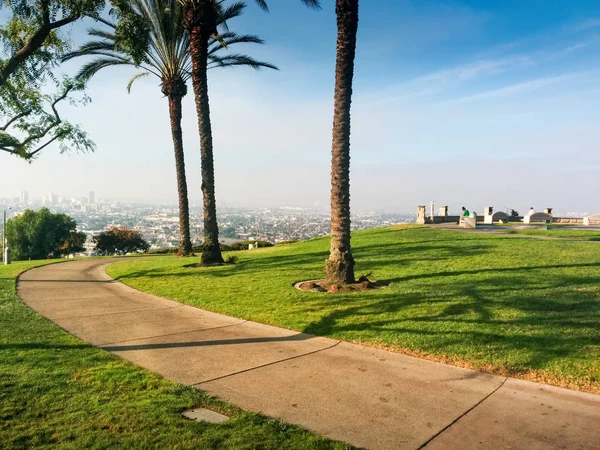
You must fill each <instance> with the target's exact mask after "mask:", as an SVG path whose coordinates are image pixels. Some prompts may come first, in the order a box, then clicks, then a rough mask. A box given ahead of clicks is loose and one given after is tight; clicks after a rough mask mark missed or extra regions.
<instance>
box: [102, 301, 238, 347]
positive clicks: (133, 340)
mask: <svg viewBox="0 0 600 450" xmlns="http://www.w3.org/2000/svg"><path fill="white" fill-rule="evenodd" d="M144 311H145V310H144ZM152 311H154V310H152ZM246 322H248V321H247V320H244V321H243V322H240V323H230V324H228V325H219V326H218V327H210V328H196V329H194V330H189V331H177V332H175V333H167V334H157V335H156V336H148V337H143V338H138V339H126V340H124V341H114V342H107V343H105V344H102V345H99V346H98V347H99V348H102V347H105V346H107V345H114V344H124V343H126V342H135V341H144V340H146V339H155V338H161V337H166V336H176V335H178V334H187V333H197V332H200V331H208V330H217V329H220V328H227V327H237V326H238V325H242V324H244V323H246Z"/></svg>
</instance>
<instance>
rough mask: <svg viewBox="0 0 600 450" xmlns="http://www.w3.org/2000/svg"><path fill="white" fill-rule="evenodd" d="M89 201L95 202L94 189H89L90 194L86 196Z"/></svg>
mask: <svg viewBox="0 0 600 450" xmlns="http://www.w3.org/2000/svg"><path fill="white" fill-rule="evenodd" d="M88 201H89V202H90V203H96V193H95V192H94V191H90V196H89V198H88Z"/></svg>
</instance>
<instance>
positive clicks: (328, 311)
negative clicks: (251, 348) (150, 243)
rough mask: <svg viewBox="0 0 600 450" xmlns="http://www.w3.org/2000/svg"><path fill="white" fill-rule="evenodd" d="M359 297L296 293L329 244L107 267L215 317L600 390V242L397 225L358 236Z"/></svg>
mask: <svg viewBox="0 0 600 450" xmlns="http://www.w3.org/2000/svg"><path fill="white" fill-rule="evenodd" d="M353 249H354V250H353V251H354V256H355V259H356V261H357V267H356V270H357V276H359V275H361V274H366V273H372V275H371V278H373V279H377V280H384V281H388V282H390V285H389V286H388V287H385V288H382V289H379V290H376V291H370V292H362V293H348V294H324V293H313V292H301V291H298V290H296V289H294V288H293V287H292V284H293V283H294V282H296V281H301V280H309V279H316V278H321V277H322V275H323V272H322V271H323V263H324V261H325V259H326V257H327V255H328V240H327V239H315V240H310V241H304V242H299V243H296V244H291V245H285V246H278V247H273V248H268V249H259V250H253V251H245V252H238V253H236V255H237V256H238V257H239V262H238V264H236V265H229V266H222V267H212V268H198V267H195V268H190V267H186V266H187V265H190V264H191V263H194V262H197V258H183V259H180V258H174V257H172V256H165V257H151V258H144V259H137V260H129V261H123V262H119V263H116V264H114V265H111V266H109V268H108V273H109V274H110V275H112V276H113V277H115V278H118V279H119V280H121V281H122V282H124V283H126V284H128V285H130V286H132V287H134V288H137V289H140V290H143V291H147V292H151V293H153V294H156V295H160V296H163V297H167V298H170V299H174V300H178V301H180V302H184V303H187V304H190V305H194V306H198V307H201V308H205V309H208V310H211V311H217V312H222V313H225V314H229V315H232V316H236V317H241V318H244V319H250V320H255V321H258V322H263V323H269V324H273V325H278V326H282V327H286V328H290V329H294V330H298V331H304V332H308V333H313V334H317V335H322V336H329V337H334V338H339V339H344V340H347V341H352V342H358V343H362V344H365V345H370V346H375V347H381V348H388V349H391V350H394V351H399V352H404V353H408V354H413V355H417V356H421V357H426V358H429V359H434V360H438V361H443V362H448V363H450V364H455V365H460V366H464V367H472V368H477V369H481V370H485V371H489V372H492V373H497V374H502V375H511V376H516V377H521V378H525V379H530V380H536V381H542V382H547V383H551V384H555V385H559V386H565V387H570V388H574V389H581V390H586V391H590V392H600V245H598V244H595V243H591V242H572V241H556V240H553V241H547V240H538V239H522V238H515V237H507V236H499V235H484V234H470V233H459V232H452V231H443V230H436V229H432V228H426V227H418V226H400V227H392V228H381V229H373V230H367V231H361V232H357V233H355V234H354V235H353Z"/></svg>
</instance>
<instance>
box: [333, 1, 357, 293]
mask: <svg viewBox="0 0 600 450" xmlns="http://www.w3.org/2000/svg"><path fill="white" fill-rule="evenodd" d="M336 15H337V27H338V38H337V58H336V67H335V98H334V115H333V144H332V150H331V246H330V253H329V259H328V260H327V261H326V262H325V273H326V275H327V280H328V281H329V282H333V283H339V284H345V283H353V282H354V281H355V279H354V258H353V257H352V252H351V249H350V105H351V103H352V79H353V77H354V57H355V54H356V33H357V31H358V0H336Z"/></svg>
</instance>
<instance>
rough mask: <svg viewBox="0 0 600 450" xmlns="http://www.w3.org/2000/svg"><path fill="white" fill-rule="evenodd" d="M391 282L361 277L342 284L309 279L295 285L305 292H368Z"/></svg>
mask: <svg viewBox="0 0 600 450" xmlns="http://www.w3.org/2000/svg"><path fill="white" fill-rule="evenodd" d="M389 284H390V283H388V282H386V281H371V280H369V279H367V278H364V277H361V278H359V279H358V281H356V282H355V283H351V284H344V285H340V284H338V283H331V282H328V281H327V280H307V281H298V282H296V283H294V284H293V286H294V287H295V288H296V289H298V290H300V291H305V292H323V293H329V294H335V293H348V292H366V291H372V290H375V289H381V288H383V287H385V286H389Z"/></svg>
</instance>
